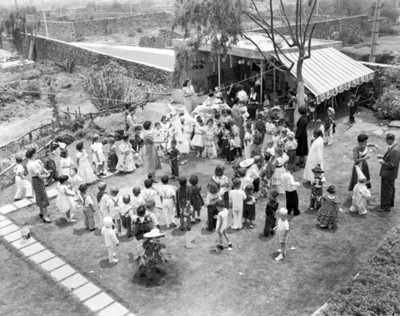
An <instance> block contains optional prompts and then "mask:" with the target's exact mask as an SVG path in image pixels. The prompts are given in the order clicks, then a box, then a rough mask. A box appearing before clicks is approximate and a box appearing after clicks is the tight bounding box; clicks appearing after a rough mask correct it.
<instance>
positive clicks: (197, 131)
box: [190, 124, 205, 147]
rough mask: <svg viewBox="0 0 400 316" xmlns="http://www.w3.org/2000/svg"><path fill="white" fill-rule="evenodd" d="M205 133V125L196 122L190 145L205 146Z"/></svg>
mask: <svg viewBox="0 0 400 316" xmlns="http://www.w3.org/2000/svg"><path fill="white" fill-rule="evenodd" d="M204 134H205V128H204V126H200V125H199V124H196V125H195V127H194V137H193V139H192V142H191V144H190V145H191V146H196V147H204Z"/></svg>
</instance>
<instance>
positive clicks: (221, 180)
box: [211, 165, 229, 208]
mask: <svg viewBox="0 0 400 316" xmlns="http://www.w3.org/2000/svg"><path fill="white" fill-rule="evenodd" d="M224 172H225V168H224V166H221V165H218V166H216V167H215V171H214V175H213V176H212V178H211V180H212V181H214V182H215V183H216V184H217V185H218V186H219V194H220V195H221V198H222V200H223V201H224V203H225V207H226V208H229V192H228V191H229V178H228V177H227V176H226V175H224Z"/></svg>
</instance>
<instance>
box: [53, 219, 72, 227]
mask: <svg viewBox="0 0 400 316" xmlns="http://www.w3.org/2000/svg"><path fill="white" fill-rule="evenodd" d="M53 222H54V224H55V225H56V226H57V227H58V228H66V227H69V226H73V225H74V224H75V223H68V222H67V220H66V219H65V218H57V219H55V220H53Z"/></svg>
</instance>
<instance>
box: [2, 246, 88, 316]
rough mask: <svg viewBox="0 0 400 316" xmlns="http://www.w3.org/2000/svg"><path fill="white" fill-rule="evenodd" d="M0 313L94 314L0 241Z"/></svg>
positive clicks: (15, 315) (16, 315) (53, 315)
mask: <svg viewBox="0 0 400 316" xmlns="http://www.w3.org/2000/svg"><path fill="white" fill-rule="evenodd" d="M0 258H1V261H2V262H1V265H0V275H1V282H0V293H1V294H0V315H13V316H18V315H21V316H25V315H31V316H36V315H37V316H42V315H52V316H66V315H77V316H78V315H82V316H84V315H92V313H91V312H90V311H89V310H88V309H87V308H86V307H85V306H84V305H83V304H82V303H80V302H79V301H78V300H77V299H75V298H74V297H72V296H71V295H70V293H68V292H67V291H66V290H64V289H62V288H61V287H60V286H59V285H57V284H56V283H54V281H53V280H51V279H50V278H49V277H46V276H45V275H44V274H43V273H41V272H39V269H38V268H36V267H35V266H34V265H33V264H30V263H28V262H26V261H25V260H24V259H22V257H20V256H18V255H16V254H15V253H14V251H12V250H9V249H8V248H7V247H5V246H4V245H3V244H2V243H1V242H0Z"/></svg>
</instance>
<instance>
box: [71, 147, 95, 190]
mask: <svg viewBox="0 0 400 316" xmlns="http://www.w3.org/2000/svg"><path fill="white" fill-rule="evenodd" d="M76 150H77V151H78V152H77V153H76V156H75V157H76V166H77V167H78V175H79V176H80V177H81V178H82V180H83V181H84V182H85V183H86V184H90V183H93V182H95V181H96V180H97V177H96V175H95V174H94V172H93V169H92V165H91V164H90V162H89V156H88V154H87V153H86V151H85V150H84V149H83V142H79V143H77V144H76Z"/></svg>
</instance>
